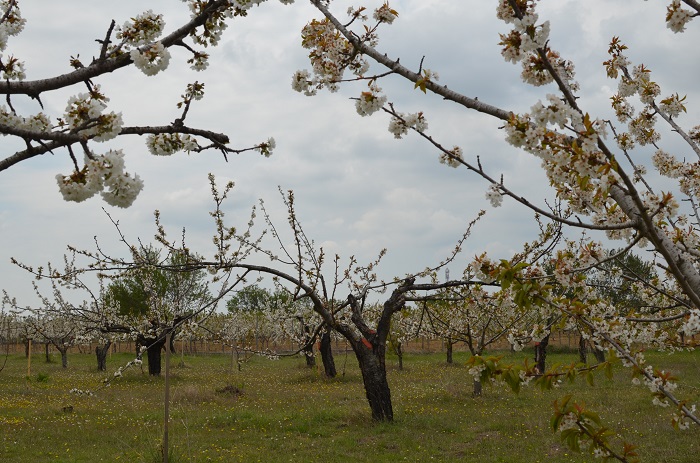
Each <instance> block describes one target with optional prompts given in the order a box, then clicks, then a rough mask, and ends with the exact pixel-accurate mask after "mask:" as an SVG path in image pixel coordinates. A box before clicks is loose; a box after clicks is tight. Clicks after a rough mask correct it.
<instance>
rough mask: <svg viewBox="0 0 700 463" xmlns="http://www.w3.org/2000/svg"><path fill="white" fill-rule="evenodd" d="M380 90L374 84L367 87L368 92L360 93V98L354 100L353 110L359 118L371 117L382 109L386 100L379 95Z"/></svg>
mask: <svg viewBox="0 0 700 463" xmlns="http://www.w3.org/2000/svg"><path fill="white" fill-rule="evenodd" d="M381 91H382V89H381V88H379V87H378V86H377V85H376V84H375V83H374V82H372V83H371V84H370V86H369V91H367V92H362V93H361V94H360V97H359V98H358V99H357V100H355V109H356V110H357V114H359V115H360V116H371V115H372V114H374V113H375V112H377V111H379V110H380V109H382V107H383V106H384V105H385V104H386V101H387V98H386V96H385V95H382V94H381Z"/></svg>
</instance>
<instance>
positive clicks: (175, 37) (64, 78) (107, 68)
mask: <svg viewBox="0 0 700 463" xmlns="http://www.w3.org/2000/svg"><path fill="white" fill-rule="evenodd" d="M228 4H229V2H228V0H216V1H212V2H210V4H209V6H207V7H206V8H205V9H204V11H203V12H202V13H201V14H200V15H199V16H197V17H195V18H193V19H192V20H191V21H190V22H188V23H187V24H185V25H184V26H182V27H180V28H179V29H177V30H175V31H173V32H172V33H170V34H169V35H167V36H166V37H164V38H163V39H162V40H161V42H162V43H163V46H164V47H166V48H168V47H171V46H172V45H175V44H177V42H180V41H182V40H183V39H184V38H185V37H187V36H188V35H190V33H191V32H192V31H194V30H195V29H196V28H198V27H200V26H203V25H204V24H205V23H206V22H207V20H208V19H209V17H210V16H211V15H212V14H213V13H214V12H216V11H217V10H218V9H219V8H222V7H224V6H227V5H228ZM132 62H133V61H132V60H131V58H130V57H129V55H128V54H124V55H120V56H117V57H114V58H110V59H106V60H94V61H93V62H92V63H90V65H89V66H86V67H84V68H80V69H76V70H75V71H73V72H70V73H68V74H63V75H60V76H57V77H51V78H48V79H40V80H32V81H7V80H6V81H0V93H2V94H22V95H29V96H31V97H34V98H37V97H38V96H39V95H40V94H41V93H42V92H46V91H50V90H57V89H59V88H64V87H68V86H71V85H74V84H77V83H79V82H85V81H86V80H90V79H92V78H94V77H97V76H99V75H102V74H106V73H109V72H113V71H116V70H117V69H120V68H123V67H125V66H128V65H130V64H131V63H132Z"/></svg>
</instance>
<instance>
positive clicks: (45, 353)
mask: <svg viewBox="0 0 700 463" xmlns="http://www.w3.org/2000/svg"><path fill="white" fill-rule="evenodd" d="M49 346H50V344H49V343H48V342H45V343H44V356H45V357H46V363H51V354H50V353H49Z"/></svg>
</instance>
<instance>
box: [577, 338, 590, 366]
mask: <svg viewBox="0 0 700 463" xmlns="http://www.w3.org/2000/svg"><path fill="white" fill-rule="evenodd" d="M587 353H588V348H587V347H586V338H584V337H583V336H579V338H578V357H579V360H580V361H581V363H588V355H587Z"/></svg>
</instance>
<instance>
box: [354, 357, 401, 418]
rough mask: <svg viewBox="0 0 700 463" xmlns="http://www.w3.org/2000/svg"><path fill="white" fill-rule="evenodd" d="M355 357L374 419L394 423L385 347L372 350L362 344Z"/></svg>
mask: <svg viewBox="0 0 700 463" xmlns="http://www.w3.org/2000/svg"><path fill="white" fill-rule="evenodd" d="M375 350H376V352H375ZM355 356H356V357H357V361H358V363H359V364H360V371H361V372H362V381H363V383H364V386H365V393H366V395H367V401H368V402H369V407H370V409H371V410H372V419H374V420H376V421H393V419H394V411H393V409H392V406H391V391H390V390H389V383H388V381H387V379H386V364H385V346H376V347H375V348H374V349H372V348H369V347H367V346H366V345H364V344H361V345H360V346H359V347H357V348H356V350H355Z"/></svg>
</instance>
